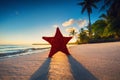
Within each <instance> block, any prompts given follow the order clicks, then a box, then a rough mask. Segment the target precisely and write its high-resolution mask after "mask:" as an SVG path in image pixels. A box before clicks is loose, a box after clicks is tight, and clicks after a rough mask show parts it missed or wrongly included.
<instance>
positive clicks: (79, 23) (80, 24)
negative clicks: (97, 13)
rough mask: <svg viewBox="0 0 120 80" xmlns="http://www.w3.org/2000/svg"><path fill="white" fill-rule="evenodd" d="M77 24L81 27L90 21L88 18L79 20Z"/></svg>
mask: <svg viewBox="0 0 120 80" xmlns="http://www.w3.org/2000/svg"><path fill="white" fill-rule="evenodd" d="M77 24H78V25H79V27H81V28H83V27H85V26H87V25H88V21H87V20H78V21H77Z"/></svg>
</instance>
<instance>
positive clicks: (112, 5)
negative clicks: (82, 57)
mask: <svg viewBox="0 0 120 80" xmlns="http://www.w3.org/2000/svg"><path fill="white" fill-rule="evenodd" d="M99 1H100V0H84V1H83V2H80V3H78V4H79V5H81V6H83V8H82V11H81V13H83V12H84V11H85V10H87V12H88V17H89V24H88V31H89V35H87V34H88V33H87V31H85V30H84V29H81V30H80V32H79V34H78V40H77V42H78V43H89V42H106V41H117V40H120V1H119V0H104V4H103V6H101V9H100V10H106V13H104V14H101V15H100V19H99V20H97V21H95V22H94V23H93V24H91V21H90V14H91V13H92V8H93V7H94V8H97V6H96V5H95V4H96V3H97V2H99Z"/></svg>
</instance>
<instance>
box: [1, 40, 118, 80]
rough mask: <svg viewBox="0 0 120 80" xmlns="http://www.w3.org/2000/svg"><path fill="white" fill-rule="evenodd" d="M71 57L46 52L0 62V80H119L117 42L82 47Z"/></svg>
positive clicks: (76, 47)
mask: <svg viewBox="0 0 120 80" xmlns="http://www.w3.org/2000/svg"><path fill="white" fill-rule="evenodd" d="M69 51H70V54H71V55H70V56H66V55H65V54H64V53H62V52H60V51H59V52H57V53H56V54H55V55H54V56H53V57H52V58H48V53H49V51H45V52H41V53H35V54H29V55H24V56H16V57H12V58H4V59H0V80H119V79H120V42H110V43H97V44H81V45H76V46H71V47H70V48H69Z"/></svg>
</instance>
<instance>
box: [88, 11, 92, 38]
mask: <svg viewBox="0 0 120 80" xmlns="http://www.w3.org/2000/svg"><path fill="white" fill-rule="evenodd" d="M88 17H89V25H88V29H89V38H91V36H92V33H91V20H90V13H89V12H88Z"/></svg>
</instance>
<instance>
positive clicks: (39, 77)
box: [29, 58, 51, 80]
mask: <svg viewBox="0 0 120 80" xmlns="http://www.w3.org/2000/svg"><path fill="white" fill-rule="evenodd" d="M50 62H51V59H50V58H47V59H46V61H45V62H44V63H43V64H42V66H41V67H40V68H39V69H38V70H37V71H36V72H35V73H34V74H33V75H32V76H31V78H30V79H29V80H48V73H49V65H50Z"/></svg>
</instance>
